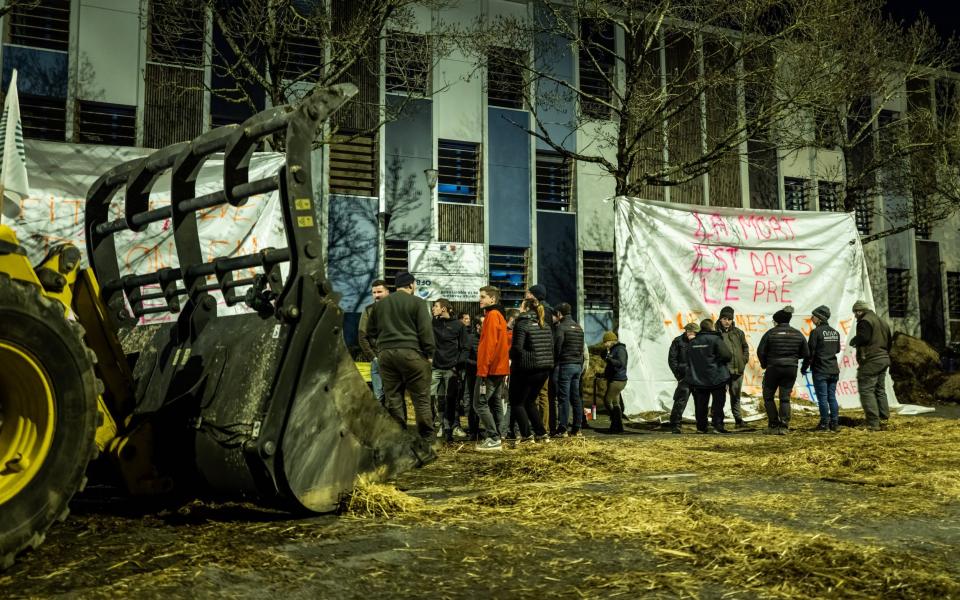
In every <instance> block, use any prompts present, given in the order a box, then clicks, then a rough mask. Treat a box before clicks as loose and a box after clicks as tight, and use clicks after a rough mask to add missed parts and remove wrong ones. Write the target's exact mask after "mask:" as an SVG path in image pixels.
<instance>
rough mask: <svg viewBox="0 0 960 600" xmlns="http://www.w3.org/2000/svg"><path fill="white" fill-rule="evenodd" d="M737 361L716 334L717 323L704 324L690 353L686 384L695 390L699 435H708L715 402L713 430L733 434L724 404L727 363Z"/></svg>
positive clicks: (694, 398) (706, 321)
mask: <svg viewBox="0 0 960 600" xmlns="http://www.w3.org/2000/svg"><path fill="white" fill-rule="evenodd" d="M731 358H733V354H732V353H731V352H730V348H729V346H727V343H726V342H725V341H724V340H723V338H722V337H721V336H720V334H719V333H717V332H716V330H715V328H714V325H713V321H712V320H710V319H704V320H702V321H700V333H698V334H697V337H695V338H693V341H692V342H690V347H689V348H688V349H687V373H686V375H684V381H686V382H687V384H688V385H689V386H690V387H692V388H693V407H694V409H695V411H696V415H697V433H707V415H708V414H709V412H708V411H710V409H711V407H710V406H708V405H709V403H710V398H711V397H712V398H713V406H712V413H713V430H714V431H716V432H717V433H729V432H728V431H727V429H726V428H725V427H724V426H723V404H724V400H725V397H726V394H727V382H728V381H730V370H729V369H727V363H728V362H730V359H731Z"/></svg>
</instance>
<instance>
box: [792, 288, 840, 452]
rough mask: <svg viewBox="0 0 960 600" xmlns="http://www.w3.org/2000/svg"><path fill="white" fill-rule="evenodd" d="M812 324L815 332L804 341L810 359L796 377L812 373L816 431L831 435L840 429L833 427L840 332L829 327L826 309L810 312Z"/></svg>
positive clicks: (835, 409) (821, 307) (835, 415)
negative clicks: (830, 432) (809, 371)
mask: <svg viewBox="0 0 960 600" xmlns="http://www.w3.org/2000/svg"><path fill="white" fill-rule="evenodd" d="M812 318H813V324H814V325H816V328H815V329H814V330H813V331H811V332H810V337H809V338H808V339H807V349H808V350H809V351H810V355H809V356H808V357H807V358H805V359H803V364H802V365H801V366H800V373H802V374H804V375H806V374H807V371H808V370H812V371H813V389H814V391H815V392H816V393H817V408H819V409H820V423H819V424H818V425H817V431H833V432H834V433H836V432H837V431H838V430H839V428H840V426H839V424H838V423H837V419H838V415H839V412H840V406H839V405H838V404H837V380H838V379H840V365H839V364H837V354H839V353H840V332H839V331H837V330H836V329H834V328H833V327H830V324H829V323H828V322H827V321H829V320H830V308H829V307H827V306H818V307H816V308H815V309H813V317H812Z"/></svg>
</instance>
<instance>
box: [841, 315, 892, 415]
mask: <svg viewBox="0 0 960 600" xmlns="http://www.w3.org/2000/svg"><path fill="white" fill-rule="evenodd" d="M853 316H855V317H856V318H857V330H856V335H854V337H853V339H852V340H850V345H851V346H853V347H855V348H856V349H857V388H858V389H859V390H860V405H861V406H863V414H864V416H866V418H867V429H869V430H871V431H879V430H881V429H886V427H887V420H888V419H889V418H890V406H889V405H888V404H887V390H886V382H887V369H889V368H890V347H891V344H892V343H893V336H892V335H891V334H890V326H889V325H887V323H886V322H885V321H883V320H882V319H881V318H880V317H878V316H877V313H875V312H873V310H871V308H870V305H869V304H867V303H866V302H865V301H863V300H857V301H856V302H855V303H854V305H853Z"/></svg>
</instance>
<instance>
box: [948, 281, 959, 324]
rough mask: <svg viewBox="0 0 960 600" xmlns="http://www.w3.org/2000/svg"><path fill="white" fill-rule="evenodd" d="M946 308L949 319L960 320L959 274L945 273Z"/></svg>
mask: <svg viewBox="0 0 960 600" xmlns="http://www.w3.org/2000/svg"><path fill="white" fill-rule="evenodd" d="M947 306H948V310H949V313H950V318H951V319H960V273H956V272H948V273H947Z"/></svg>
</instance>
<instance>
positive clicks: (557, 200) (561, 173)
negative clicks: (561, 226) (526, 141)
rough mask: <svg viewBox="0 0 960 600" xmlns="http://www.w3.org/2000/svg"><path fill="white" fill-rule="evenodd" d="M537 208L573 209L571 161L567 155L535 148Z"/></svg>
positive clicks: (565, 210) (568, 210)
mask: <svg viewBox="0 0 960 600" xmlns="http://www.w3.org/2000/svg"><path fill="white" fill-rule="evenodd" d="M537 208H538V209H539V210H558V211H563V212H570V211H573V210H574V203H573V161H572V160H570V158H569V157H567V156H563V155H561V154H559V153H557V152H548V151H546V150H537Z"/></svg>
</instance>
